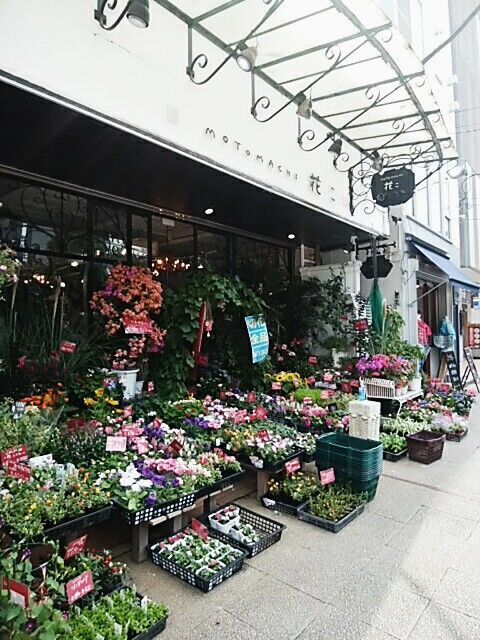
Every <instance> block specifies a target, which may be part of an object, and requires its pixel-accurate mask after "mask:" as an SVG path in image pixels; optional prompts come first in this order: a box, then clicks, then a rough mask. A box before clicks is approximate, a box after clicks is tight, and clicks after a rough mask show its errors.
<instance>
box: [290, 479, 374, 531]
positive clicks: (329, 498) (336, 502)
mask: <svg viewBox="0 0 480 640" xmlns="http://www.w3.org/2000/svg"><path fill="white" fill-rule="evenodd" d="M366 499H367V496H366V495H365V494H363V493H355V492H353V491H352V490H351V489H350V487H348V486H343V485H338V484H331V485H329V486H328V487H327V488H322V490H321V491H320V492H319V493H317V494H316V495H315V496H312V497H311V498H310V499H309V500H308V502H307V503H306V504H305V505H304V506H302V507H301V508H300V509H299V512H298V517H299V518H300V520H303V521H304V522H309V523H310V524H314V525H315V526H317V527H321V528H322V529H327V531H332V532H333V533H337V532H338V531H340V530H341V529H343V528H344V527H345V526H346V525H347V524H348V523H349V522H351V521H352V520H353V519H354V518H356V517H357V516H358V515H359V514H360V513H362V511H363V510H364V508H365V502H366Z"/></svg>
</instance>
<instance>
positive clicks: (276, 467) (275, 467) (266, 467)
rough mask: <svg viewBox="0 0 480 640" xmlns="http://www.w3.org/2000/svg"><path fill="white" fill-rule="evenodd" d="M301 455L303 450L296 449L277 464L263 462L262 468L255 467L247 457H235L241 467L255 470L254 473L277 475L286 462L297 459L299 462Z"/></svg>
mask: <svg viewBox="0 0 480 640" xmlns="http://www.w3.org/2000/svg"><path fill="white" fill-rule="evenodd" d="M303 453H304V450H303V449H297V450H296V451H295V452H294V453H291V454H290V455H288V456H285V457H284V458H282V459H281V460H278V461H277V462H266V461H264V463H263V467H256V466H255V465H254V464H253V463H252V461H251V460H250V458H249V457H248V456H244V455H237V456H236V457H237V460H238V461H239V462H241V463H242V464H243V465H245V466H246V467H250V468H252V469H255V470H256V471H266V472H267V473H278V472H279V471H283V468H284V466H285V463H286V462H289V461H290V460H293V459H294V458H299V459H300V460H302V456H303Z"/></svg>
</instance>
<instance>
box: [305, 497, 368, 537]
mask: <svg viewBox="0 0 480 640" xmlns="http://www.w3.org/2000/svg"><path fill="white" fill-rule="evenodd" d="M364 509H365V504H361V505H360V506H358V507H357V508H356V509H354V510H353V511H351V512H350V513H349V514H348V515H346V516H345V517H344V518H342V519H341V520H338V521H337V522H332V521H331V520H325V519H324V518H319V517H318V516H314V515H313V513H309V512H308V511H307V507H306V506H304V507H303V508H302V509H300V510H299V512H298V517H299V518H300V520H302V521H303V522H308V523H310V524H314V525H315V526H316V527H320V528H321V529H326V530H327V531H331V532H332V533H338V532H339V531H341V530H342V529H343V528H344V527H346V526H347V524H349V523H350V522H352V520H355V518H356V517H357V516H359V515H360V514H361V513H363V511H364Z"/></svg>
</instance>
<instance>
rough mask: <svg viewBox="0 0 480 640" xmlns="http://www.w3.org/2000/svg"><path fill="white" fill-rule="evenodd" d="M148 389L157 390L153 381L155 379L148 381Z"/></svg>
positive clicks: (150, 391) (151, 391) (149, 390)
mask: <svg viewBox="0 0 480 640" xmlns="http://www.w3.org/2000/svg"><path fill="white" fill-rule="evenodd" d="M147 391H148V393H153V392H154V391H155V383H154V382H153V380H150V381H149V382H147Z"/></svg>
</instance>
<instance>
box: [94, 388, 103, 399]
mask: <svg viewBox="0 0 480 640" xmlns="http://www.w3.org/2000/svg"><path fill="white" fill-rule="evenodd" d="M103 393H104V391H103V389H102V388H101V387H100V388H99V389H95V395H96V396H97V398H103Z"/></svg>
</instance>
